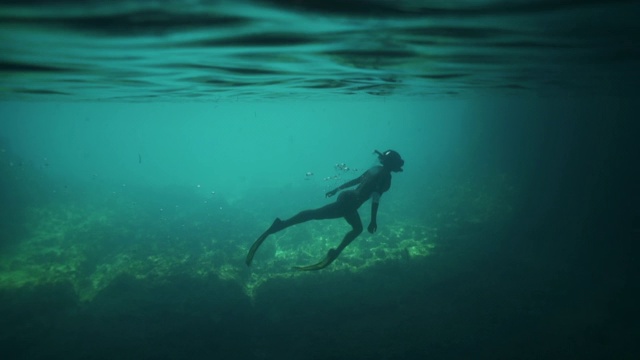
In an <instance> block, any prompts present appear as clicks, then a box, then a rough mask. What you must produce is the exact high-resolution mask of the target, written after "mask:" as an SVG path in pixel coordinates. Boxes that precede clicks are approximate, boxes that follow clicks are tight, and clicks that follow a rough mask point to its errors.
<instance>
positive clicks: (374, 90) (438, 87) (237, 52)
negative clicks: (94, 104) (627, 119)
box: [0, 0, 640, 101]
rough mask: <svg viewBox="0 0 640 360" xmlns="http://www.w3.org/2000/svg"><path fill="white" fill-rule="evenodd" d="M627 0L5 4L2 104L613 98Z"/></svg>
mask: <svg viewBox="0 0 640 360" xmlns="http://www.w3.org/2000/svg"><path fill="white" fill-rule="evenodd" d="M639 10H640V6H639V5H638V3H637V2H634V1H623V0H619V1H604V0H602V1H599V0H582V1H569V0H539V1H532V0H518V1H499V0H480V1H470V0H464V1H427V0H423V1H391V0H389V1H383V0H377V1H374V0H356V1H340V0H306V1H299V0H261V1H251V2H249V1H215V0H211V1H207V0H173V1H147V0H145V1H123V0H115V1H99V0H93V1H72V0H68V1H62V0H57V1H44V0H28V1H12V0H4V1H0V79H2V80H1V82H0V89H2V92H1V94H2V95H1V96H0V99H2V100H19V99H27V100H31V99H38V100H41V99H47V100H73V101H75V100H97V99H98V100H125V101H139V100H142V101H148V100H161V101H174V100H189V99H194V100H207V101H209V100H216V99H224V98H229V97H245V98H260V99H263V98H273V97H293V96H297V97H333V96H342V95H357V96H365V97H366V96H375V95H384V96H389V95H400V96H425V95H442V94H445V95H462V96H465V95H468V94H475V93H479V92H481V93H486V92H487V91H489V92H494V91H498V92H509V93H511V92H515V93H519V92H532V93H536V94H539V93H543V94H544V93H547V92H549V91H561V92H585V91H586V92H594V91H611V89H613V88H615V89H616V91H618V90H620V89H622V90H623V91H625V90H624V89H625V88H628V87H629V86H632V85H633V84H634V83H635V82H636V81H637V80H638V70H637V68H638V63H639V59H640V56H639V53H638V50H637V45H638V40H637V39H638V32H639V30H640V26H639V25H638V23H639V22H638V21H637V14H639V13H640V11H639Z"/></svg>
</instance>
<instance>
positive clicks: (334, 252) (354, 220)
mask: <svg viewBox="0 0 640 360" xmlns="http://www.w3.org/2000/svg"><path fill="white" fill-rule="evenodd" d="M344 219H345V220H347V222H348V223H349V225H351V231H349V232H348V233H346V234H345V235H344V238H343V239H342V242H341V243H340V245H338V247H337V248H336V249H330V250H329V252H328V253H327V256H326V257H325V258H324V259H323V260H322V261H320V262H319V263H317V264H314V265H309V266H296V267H294V269H296V270H320V269H323V268H325V267H327V266H328V265H329V264H331V263H332V262H333V260H335V259H336V258H337V257H338V255H340V253H341V252H342V250H344V248H346V247H347V245H349V244H351V242H352V241H353V240H355V238H357V237H358V235H360V234H361V233H362V220H360V215H359V214H358V212H357V211H354V212H352V213H349V214H348V215H346V216H345V217H344Z"/></svg>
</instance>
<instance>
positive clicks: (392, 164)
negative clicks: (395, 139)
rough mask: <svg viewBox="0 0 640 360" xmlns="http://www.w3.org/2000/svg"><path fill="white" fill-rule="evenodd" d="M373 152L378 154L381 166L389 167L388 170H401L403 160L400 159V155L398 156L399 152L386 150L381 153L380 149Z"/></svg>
mask: <svg viewBox="0 0 640 360" xmlns="http://www.w3.org/2000/svg"><path fill="white" fill-rule="evenodd" d="M375 153H376V154H378V160H380V163H381V164H382V166H384V167H385V168H387V169H389V170H390V171H394V172H399V171H402V166H403V165H404V160H402V157H400V154H398V152H397V151H394V150H387V151H385V152H383V153H381V152H380V151H378V150H376V151H375Z"/></svg>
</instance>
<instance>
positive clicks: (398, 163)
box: [245, 150, 404, 270]
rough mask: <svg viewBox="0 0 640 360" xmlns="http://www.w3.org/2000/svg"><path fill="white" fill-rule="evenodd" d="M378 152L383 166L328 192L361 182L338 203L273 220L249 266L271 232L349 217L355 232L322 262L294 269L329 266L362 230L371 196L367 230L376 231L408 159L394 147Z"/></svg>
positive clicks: (253, 249) (252, 252) (257, 243)
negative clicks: (385, 198) (363, 209)
mask: <svg viewBox="0 0 640 360" xmlns="http://www.w3.org/2000/svg"><path fill="white" fill-rule="evenodd" d="M374 153H376V154H378V159H379V160H380V163H381V164H382V166H374V167H372V168H371V169H369V170H367V171H366V172H365V173H364V174H362V175H361V176H360V177H358V178H356V179H353V180H351V181H349V182H347V183H345V184H342V185H340V186H339V187H337V188H335V189H333V190H331V191H329V192H328V193H327V194H326V197H332V196H333V195H335V194H336V193H338V191H340V190H343V189H346V188H349V187H352V186H355V185H358V187H357V188H355V189H354V190H347V191H343V192H342V193H340V195H339V196H338V199H337V200H336V201H335V202H334V203H331V204H328V205H325V206H323V207H321V208H318V209H314V210H304V211H301V212H299V213H298V214H296V215H294V216H293V217H292V218H290V219H287V220H280V218H276V219H275V220H274V221H273V224H271V227H269V229H267V231H265V232H264V233H263V234H262V235H260V237H259V238H258V239H257V240H256V241H255V242H254V243H253V245H252V246H251V249H250V250H249V253H248V254H247V258H246V260H245V262H246V263H247V266H250V265H251V261H252V260H253V256H254V255H255V253H256V251H257V250H258V248H259V247H260V245H262V243H263V242H264V240H265V239H266V238H267V237H268V236H269V235H271V234H275V233H277V232H278V231H280V230H283V229H286V228H288V227H289V226H293V225H296V224H300V223H303V222H305V221H309V220H321V219H337V218H339V217H343V218H344V219H345V220H347V222H348V223H349V225H351V231H349V232H348V233H347V234H345V236H344V238H343V239H342V242H341V243H340V245H338V247H337V248H336V249H330V250H329V252H328V253H327V256H326V257H325V258H324V259H323V260H322V261H320V262H319V263H317V264H314V265H309V266H296V267H294V269H296V270H320V269H323V268H325V267H327V266H328V265H329V264H331V263H332V262H333V261H334V260H335V259H336V258H337V257H338V255H340V253H341V252H342V250H344V248H346V247H347V245H349V244H350V243H351V242H352V241H353V240H354V239H355V238H356V237H358V235H360V233H362V221H361V220H360V215H359V214H358V208H359V207H360V206H361V205H362V204H363V203H364V202H365V201H367V200H368V199H369V198H371V199H372V202H371V222H370V223H369V226H368V227H367V230H368V231H369V232H370V233H372V234H373V233H374V232H375V231H376V230H377V229H378V223H377V221H376V217H377V214H378V205H379V202H380V196H381V195H382V194H383V193H384V192H386V191H387V190H389V188H390V187H391V172H399V171H402V166H403V165H404V160H402V158H401V157H400V154H398V153H397V152H395V151H393V150H387V151H385V152H384V153H381V152H379V151H378V150H376V151H375V152H374Z"/></svg>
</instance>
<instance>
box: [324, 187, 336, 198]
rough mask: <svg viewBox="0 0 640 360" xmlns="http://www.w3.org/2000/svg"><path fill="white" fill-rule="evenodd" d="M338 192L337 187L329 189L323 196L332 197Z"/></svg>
mask: <svg viewBox="0 0 640 360" xmlns="http://www.w3.org/2000/svg"><path fill="white" fill-rule="evenodd" d="M337 192H338V189H333V190H331V191H329V192H328V193H326V194H324V196H326V197H332V196H333V195H335V194H336V193H337Z"/></svg>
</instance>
